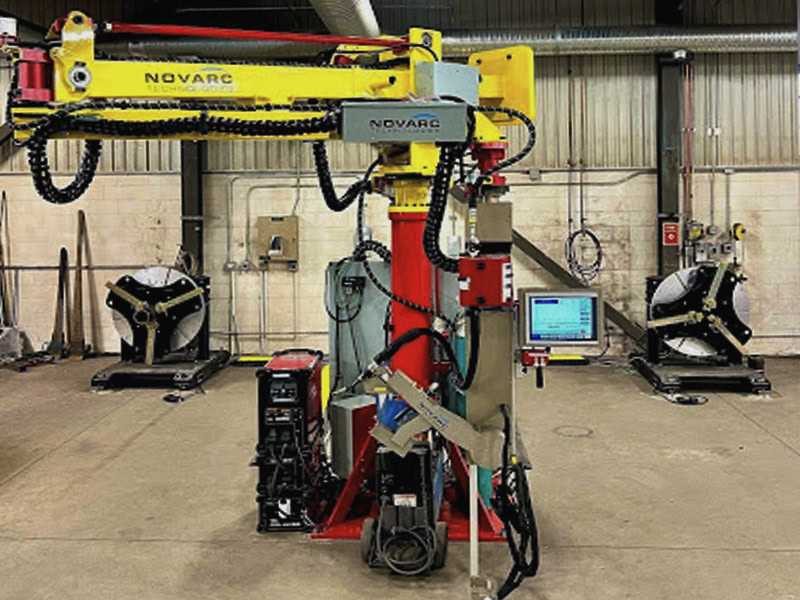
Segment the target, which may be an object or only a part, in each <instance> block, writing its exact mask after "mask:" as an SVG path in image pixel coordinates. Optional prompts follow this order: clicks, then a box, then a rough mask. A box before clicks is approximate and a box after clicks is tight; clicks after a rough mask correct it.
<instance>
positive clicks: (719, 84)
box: [695, 54, 798, 165]
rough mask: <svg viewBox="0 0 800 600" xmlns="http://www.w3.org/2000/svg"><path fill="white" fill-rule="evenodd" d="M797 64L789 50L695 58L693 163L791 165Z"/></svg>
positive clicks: (795, 142)
mask: <svg viewBox="0 0 800 600" xmlns="http://www.w3.org/2000/svg"><path fill="white" fill-rule="evenodd" d="M796 68H797V67H796V60H795V57H794V56H793V55H791V54H753V55H748V54H731V55H700V56H698V57H697V61H696V83H695V110H696V118H695V129H696V136H697V137H696V142H695V147H696V151H697V153H696V158H697V163H698V164H700V165H714V164H718V165H788V164H794V163H795V162H796V158H797V152H798V148H797V135H796V131H797V104H796V102H794V98H795V97H796V96H797V91H796V90H797V78H796V75H795V70H796ZM717 130H718V133H719V138H718V140H717V139H716V135H715V133H716V131H717ZM717 142H718V148H717Z"/></svg>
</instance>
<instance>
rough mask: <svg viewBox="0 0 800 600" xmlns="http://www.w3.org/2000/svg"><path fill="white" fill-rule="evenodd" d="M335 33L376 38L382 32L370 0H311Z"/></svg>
mask: <svg viewBox="0 0 800 600" xmlns="http://www.w3.org/2000/svg"><path fill="white" fill-rule="evenodd" d="M310 1H311V4H312V6H313V7H314V8H315V9H316V11H317V14H318V15H319V18H320V19H322V22H323V23H325V27H327V28H328V31H330V32H331V33H332V34H333V35H354V36H358V37H371V38H375V37H378V36H379V35H380V34H381V28H380V27H378V20H377V19H376V18H375V12H374V11H373V10H372V4H371V3H370V1H369V0H310Z"/></svg>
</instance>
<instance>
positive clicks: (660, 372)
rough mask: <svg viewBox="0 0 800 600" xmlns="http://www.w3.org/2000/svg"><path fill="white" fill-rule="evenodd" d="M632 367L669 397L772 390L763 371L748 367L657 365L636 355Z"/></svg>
mask: <svg viewBox="0 0 800 600" xmlns="http://www.w3.org/2000/svg"><path fill="white" fill-rule="evenodd" d="M631 365H632V366H633V367H635V368H636V369H637V370H638V371H639V373H641V375H642V376H643V377H644V378H645V379H647V381H649V382H650V384H651V385H652V386H653V387H654V388H655V389H656V390H657V391H659V392H663V393H666V394H672V393H676V392H681V391H685V390H709V391H710V390H718V391H721V392H740V393H745V394H757V393H759V392H768V391H770V390H771V389H772V384H771V383H770V381H769V379H767V377H766V375H765V374H764V370H763V369H753V368H751V367H748V366H747V365H703V364H696V363H689V362H684V363H681V362H677V361H673V362H670V363H664V364H655V363H652V362H649V361H647V360H646V359H645V358H644V357H643V356H634V357H633V358H632V359H631Z"/></svg>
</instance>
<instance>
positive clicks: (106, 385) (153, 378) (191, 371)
mask: <svg viewBox="0 0 800 600" xmlns="http://www.w3.org/2000/svg"><path fill="white" fill-rule="evenodd" d="M230 357H231V355H230V353H229V352H227V351H226V350H217V351H214V352H210V353H209V358H207V359H205V360H194V361H187V362H166V363H160V364H155V365H145V364H143V363H136V362H126V361H122V362H118V363H117V364H115V365H111V366H110V367H106V368H105V369H103V370H102V371H98V372H97V373H95V375H94V376H93V377H92V387H99V388H103V389H124V388H148V387H152V388H177V389H179V390H190V389H192V388H195V387H197V386H198V385H200V384H201V383H203V382H204V381H206V380H207V379H209V378H210V377H211V376H212V375H213V374H214V373H216V372H217V371H219V370H220V369H222V368H223V367H225V365H227V364H228V360H229V359H230Z"/></svg>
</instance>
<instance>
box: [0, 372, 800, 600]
mask: <svg viewBox="0 0 800 600" xmlns="http://www.w3.org/2000/svg"><path fill="white" fill-rule="evenodd" d="M105 362H107V361H105V360H103V361H101V360H96V361H87V362H69V361H67V362H63V363H61V364H58V365H54V366H45V367H39V368H36V369H33V370H32V371H30V372H29V373H24V374H17V373H11V372H9V371H0V599H3V600H5V599H12V598H13V599H19V600H30V599H33V598H35V599H46V598H58V599H59V600H61V599H64V598H81V599H83V600H92V599H94V598H103V599H108V598H113V599H115V600H123V599H128V598H131V599H134V598H136V599H139V598H170V599H173V598H192V599H198V598H214V599H227V598H231V599H236V600H241V599H242V598H314V599H316V598H326V599H328V598H329V599H337V600H338V599H342V600H343V599H349V598H364V597H380V598H382V599H386V600H389V599H406V598H407V599H411V598H414V599H418V598H431V599H437V598H448V599H453V598H466V597H467V576H466V573H467V568H468V563H467V560H468V556H467V545H466V544H453V545H451V547H450V555H449V557H448V565H447V568H446V569H444V570H443V571H440V572H437V573H435V574H434V575H432V576H430V577H426V578H420V579H412V580H409V579H402V578H398V577H393V576H390V575H388V574H387V573H386V572H383V571H369V570H368V569H366V568H365V567H364V566H363V564H362V563H361V562H360V560H359V558H358V547H357V543H353V542H311V541H309V540H308V539H307V538H306V537H305V536H303V535H300V534H283V535H271V536H269V537H265V536H260V535H257V534H256V533H255V524H256V508H255V504H254V485H255V475H256V474H255V472H254V470H253V469H249V468H248V466H247V464H248V461H249V460H250V458H251V457H252V454H253V447H254V444H255V437H256V434H255V419H254V415H255V378H254V377H253V371H252V370H249V369H234V368H230V369H228V370H227V371H225V372H224V373H222V374H221V375H220V376H218V377H217V378H215V379H214V380H212V382H210V383H209V385H208V386H207V389H208V394H207V395H205V396H195V397H192V398H190V399H188V400H187V401H186V402H185V403H184V404H180V405H170V404H165V403H164V402H162V401H161V399H160V398H161V396H162V395H163V392H156V391H122V392H107V393H93V392H92V391H90V390H89V386H88V381H89V377H90V374H91V373H92V372H93V371H95V370H97V369H99V368H100V367H101V366H103V364H105ZM799 369H800V360H785V359H784V360H772V361H770V362H769V363H768V373H769V375H770V376H771V378H772V380H773V383H774V385H775V389H776V393H773V394H771V395H768V396H765V397H748V396H737V395H731V394H727V395H722V394H713V395H711V396H710V402H709V403H708V404H707V405H705V406H702V407H682V406H674V405H671V404H669V403H668V402H666V401H665V400H663V399H661V398H659V397H657V396H653V395H651V394H650V392H649V389H648V388H647V386H646V385H645V384H644V382H643V381H642V380H640V379H639V378H638V377H636V376H633V375H630V374H628V373H626V372H623V371H621V370H617V369H613V368H609V367H575V368H567V367H561V368H557V369H556V368H553V369H551V370H550V371H549V373H548V382H547V383H548V388H547V390H546V391H544V392H538V391H536V390H533V389H522V390H521V392H520V398H519V404H520V407H521V411H520V412H521V429H522V432H523V435H524V437H525V439H526V441H527V446H528V449H529V451H530V453H531V455H532V457H533V459H534V462H535V470H534V471H533V472H532V474H531V487H532V490H533V494H534V498H535V501H536V508H537V515H538V518H539V521H540V529H541V540H542V544H543V565H542V569H541V574H540V576H539V577H538V578H536V579H535V580H533V581H530V582H528V583H526V584H525V586H524V587H523V588H521V589H520V590H519V591H517V592H516V593H515V595H514V596H512V597H513V598H518V599H520V600H523V599H537V600H543V599H545V598H546V599H548V600H559V599H576V600H577V599H581V600H583V599H591V600H605V599H608V600H611V599H613V600H618V599H620V598H636V599H646V600H658V599H662V598H663V599H665V600H666V599H669V600H676V599H677V600H682V599H689V598H691V599H693V600H696V599H706V598H709V599H710V598H714V599H724V600H738V599H742V600H745V599H746V600H753V599H759V600H767V599H781V600H790V599H797V598H800V405H799V404H798V402H800V383H799V382H800V379H798V376H797V372H798V370H799ZM522 387H523V386H520V388H522ZM482 558H483V561H484V562H483V565H484V567H485V571H486V572H487V573H488V574H490V575H493V576H496V577H500V576H502V575H503V574H504V572H505V570H506V569H507V568H508V566H509V559H508V556H507V553H506V549H505V547H504V546H502V545H499V544H492V545H484V546H483V547H482Z"/></svg>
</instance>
